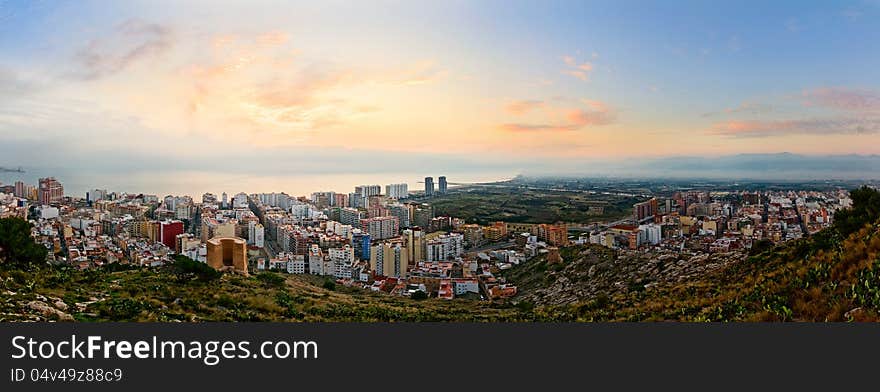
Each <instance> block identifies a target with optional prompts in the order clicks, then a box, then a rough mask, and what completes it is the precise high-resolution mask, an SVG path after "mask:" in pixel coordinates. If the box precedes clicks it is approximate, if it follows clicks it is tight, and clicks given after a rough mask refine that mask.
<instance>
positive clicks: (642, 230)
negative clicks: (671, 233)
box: [639, 223, 662, 245]
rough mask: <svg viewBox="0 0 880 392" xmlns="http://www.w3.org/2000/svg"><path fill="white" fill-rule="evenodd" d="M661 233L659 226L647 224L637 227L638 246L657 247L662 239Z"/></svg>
mask: <svg viewBox="0 0 880 392" xmlns="http://www.w3.org/2000/svg"><path fill="white" fill-rule="evenodd" d="M661 237H662V231H661V230H660V225H656V224H653V223H649V224H647V225H639V245H642V244H650V245H657V244H659V243H660V240H661V239H662V238H661Z"/></svg>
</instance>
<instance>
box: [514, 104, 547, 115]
mask: <svg viewBox="0 0 880 392" xmlns="http://www.w3.org/2000/svg"><path fill="white" fill-rule="evenodd" d="M543 106H544V102H543V101H514V102H511V103H510V104H508V105H507V111H508V112H510V113H511V114H515V115H518V116H519V115H523V114H526V113H528V112H530V111H533V110H537V109H540V108H541V107H543Z"/></svg>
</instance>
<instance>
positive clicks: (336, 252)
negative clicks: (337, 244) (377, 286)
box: [325, 245, 354, 279]
mask: <svg viewBox="0 0 880 392" xmlns="http://www.w3.org/2000/svg"><path fill="white" fill-rule="evenodd" d="M327 253H328V255H329V259H330V261H331V262H332V263H333V275H334V276H335V277H336V278H338V279H349V278H351V266H352V264H353V263H354V250H353V249H352V248H351V246H350V245H345V246H344V247H342V248H330V249H328V250H327ZM325 272H326V271H325Z"/></svg>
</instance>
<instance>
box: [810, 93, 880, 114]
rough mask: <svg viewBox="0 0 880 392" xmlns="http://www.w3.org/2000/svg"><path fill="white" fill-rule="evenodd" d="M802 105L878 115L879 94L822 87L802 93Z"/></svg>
mask: <svg viewBox="0 0 880 392" xmlns="http://www.w3.org/2000/svg"><path fill="white" fill-rule="evenodd" d="M802 96H803V99H804V104H805V105H807V106H820V107H827V108H831V109H837V110H845V111H852V112H869V113H870V112H874V113H880V93H878V92H877V91H873V90H867V89H851V88H844V87H822V88H817V89H813V90H806V91H804V92H803V93H802Z"/></svg>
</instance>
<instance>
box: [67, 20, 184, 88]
mask: <svg viewBox="0 0 880 392" xmlns="http://www.w3.org/2000/svg"><path fill="white" fill-rule="evenodd" d="M173 44H174V37H173V34H172V30H171V29H170V28H169V27H168V26H164V25H161V24H157V23H147V22H144V21H142V20H139V19H129V20H127V21H125V22H123V23H121V24H119V25H117V26H116V27H115V28H114V29H113V31H112V32H111V34H109V35H107V36H104V37H100V38H96V39H93V40H92V41H90V42H89V43H88V45H86V46H85V47H82V48H80V49H79V50H78V51H77V52H76V54H75V56H74V64H76V65H77V67H76V69H74V70H73V72H72V76H73V77H75V78H79V79H86V80H91V79H98V78H101V77H105V76H109V75H113V74H115V73H117V72H120V71H122V70H123V69H125V68H127V67H129V66H131V65H132V64H134V63H135V62H137V61H140V60H143V59H147V58H150V57H155V56H158V55H161V54H163V53H165V52H166V51H167V50H168V49H170V48H171V47H172V45H173Z"/></svg>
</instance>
